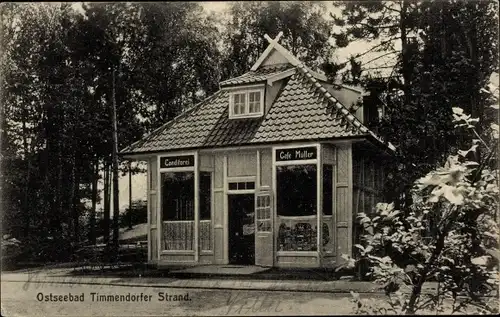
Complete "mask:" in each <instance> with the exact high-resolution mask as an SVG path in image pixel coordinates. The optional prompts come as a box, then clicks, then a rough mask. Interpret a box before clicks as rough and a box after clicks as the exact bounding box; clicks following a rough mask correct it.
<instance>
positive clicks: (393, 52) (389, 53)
mask: <svg viewBox="0 0 500 317" xmlns="http://www.w3.org/2000/svg"><path fill="white" fill-rule="evenodd" d="M396 53H399V52H398V51H391V52H388V53H385V54H382V55H380V56H377V57H375V58H372V59H371V60H369V61H368V62H365V63H364V64H365V65H366V64H370V63H371V62H374V61H376V60H377V59H381V58H382V57H385V56H387V55H391V54H396ZM389 67H393V66H389Z"/></svg>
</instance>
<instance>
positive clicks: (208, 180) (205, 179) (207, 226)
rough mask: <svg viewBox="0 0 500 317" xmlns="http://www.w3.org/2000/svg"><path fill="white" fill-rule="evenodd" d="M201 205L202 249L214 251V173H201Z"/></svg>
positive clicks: (200, 236)
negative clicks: (212, 219) (212, 217)
mask: <svg viewBox="0 0 500 317" xmlns="http://www.w3.org/2000/svg"><path fill="white" fill-rule="evenodd" d="M199 182H200V184H199V205H200V207H199V208H200V226H199V228H200V233H199V238H200V249H201V250H203V251H209V250H212V222H211V221H210V219H211V209H212V173H210V172H200V179H199Z"/></svg>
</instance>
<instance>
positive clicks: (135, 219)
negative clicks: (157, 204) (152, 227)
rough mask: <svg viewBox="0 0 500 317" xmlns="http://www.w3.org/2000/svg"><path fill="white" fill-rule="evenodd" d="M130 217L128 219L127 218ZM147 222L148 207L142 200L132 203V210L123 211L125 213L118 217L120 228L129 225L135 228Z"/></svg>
mask: <svg viewBox="0 0 500 317" xmlns="http://www.w3.org/2000/svg"><path fill="white" fill-rule="evenodd" d="M129 217H130V218H129ZM147 221H148V206H147V202H146V201H144V200H136V201H133V202H132V208H131V209H130V208H127V209H125V212H124V213H122V214H121V215H120V227H127V226H129V224H131V225H132V226H135V225H137V224H140V223H146V222H147Z"/></svg>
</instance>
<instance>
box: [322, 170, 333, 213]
mask: <svg viewBox="0 0 500 317" xmlns="http://www.w3.org/2000/svg"><path fill="white" fill-rule="evenodd" d="M332 194H333V166H332V165H331V164H325V165H323V214H324V215H332V210H333V198H332Z"/></svg>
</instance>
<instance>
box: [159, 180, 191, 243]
mask: <svg viewBox="0 0 500 317" xmlns="http://www.w3.org/2000/svg"><path fill="white" fill-rule="evenodd" d="M161 182H162V187H161V191H162V193H161V194H162V216H163V237H164V245H165V250H193V237H194V172H168V173H162V174H161Z"/></svg>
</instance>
